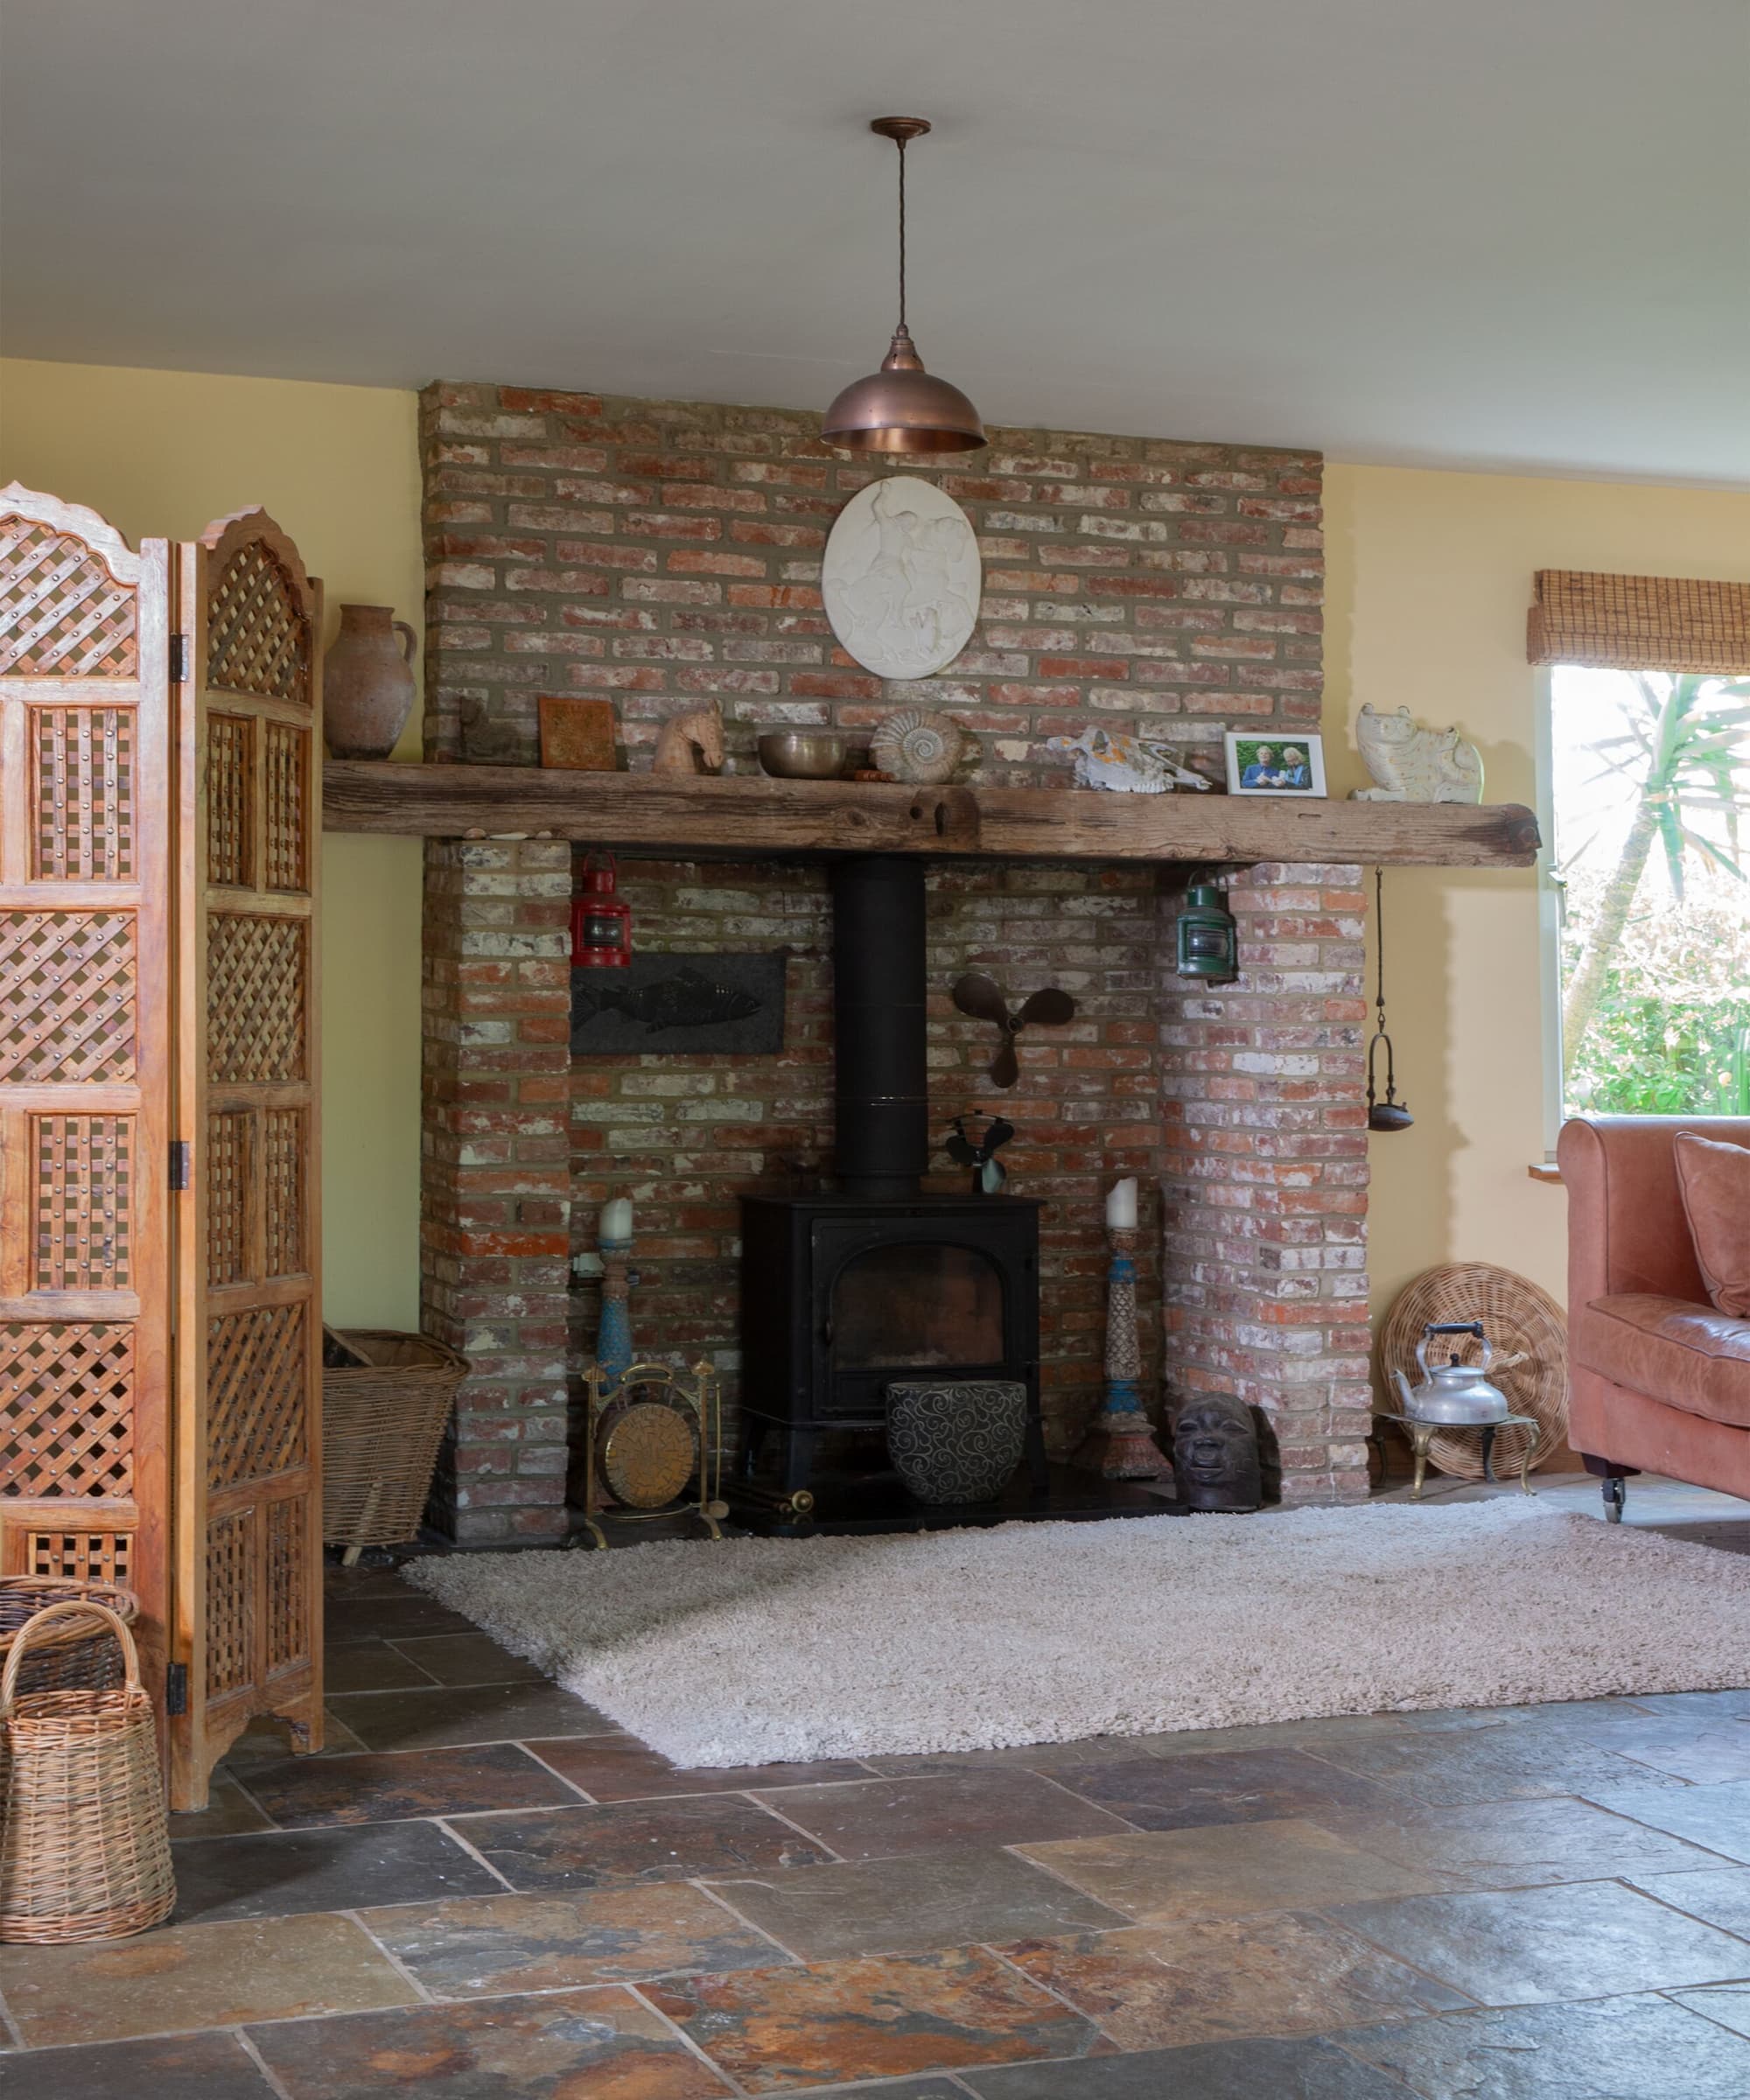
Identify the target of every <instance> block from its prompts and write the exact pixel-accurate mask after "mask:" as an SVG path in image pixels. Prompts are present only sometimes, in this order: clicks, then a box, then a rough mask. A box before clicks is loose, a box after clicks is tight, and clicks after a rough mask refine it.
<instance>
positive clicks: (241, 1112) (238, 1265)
mask: <svg viewBox="0 0 1750 2100" xmlns="http://www.w3.org/2000/svg"><path fill="white" fill-rule="evenodd" d="M254 1202H255V1116H254V1114H253V1112H252V1111H251V1110H248V1109H234V1110H227V1111H225V1112H223V1113H221V1114H216V1115H211V1116H208V1117H207V1283H208V1285H210V1286H212V1287H213V1288H214V1289H222V1288H223V1287H224V1285H227V1284H242V1283H247V1282H248V1279H249V1278H250V1276H251V1275H252V1274H253V1272H254V1265H253V1263H252V1261H251V1258H250V1248H249V1242H250V1222H251V1213H252V1209H253V1206H254Z"/></svg>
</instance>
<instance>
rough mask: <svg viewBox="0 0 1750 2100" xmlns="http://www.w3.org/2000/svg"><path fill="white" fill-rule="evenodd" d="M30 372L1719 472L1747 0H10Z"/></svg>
mask: <svg viewBox="0 0 1750 2100" xmlns="http://www.w3.org/2000/svg"><path fill="white" fill-rule="evenodd" d="M4 59H5V66H4V88H0V92H3V93H4V104H0V116H4V132H0V137H3V138H4V154H5V175H6V179H5V182H4V199H3V200H0V201H3V202H4V220H0V236H3V237H4V251H0V253H4V268H5V300H4V333H3V334H0V340H4V347H5V348H6V349H8V350H9V351H11V353H14V354H18V355H24V356H31V357H45V358H65V359H73V360H88V361H91V362H96V363H105V364H136V365H151V366H165V367H189V368H194V369H199V370H207V371H221V372H251V373H269V374H281V375H286V376H294V377H299V378H308V379H326V380H347V381H362V382H367V383H372V384H378V385H394V386H412V385H416V384H418V383H420V382H422V381H425V380H427V379H430V378H432V377H438V376H441V377H445V378H452V379H466V378H474V379H493V380H500V381H516V382H526V383H533V384H541V385H554V386H567V387H578V388H599V389H603V390H608V391H615V392H624V393H630V394H647V395H683V396H690V397H696V398H704V399H708V400H716V401H739V402H764V403H771V404H775V405H786V406H795V405H808V404H813V403H820V404H821V405H824V404H825V402H827V401H828V400H829V399H830V396H831V395H833V394H834V393H835V392H836V391H837V388H839V387H840V386H841V385H842V384H843V383H844V381H846V380H848V379H851V378H853V377H855V376H856V375H857V374H858V373H860V372H864V371H866V370H868V369H870V368H871V367H872V366H873V365H874V364H875V363H876V362H877V361H878V360H879V357H880V355H881V353H882V352H883V350H884V349H885V346H886V338H887V334H888V331H889V329H890V327H891V325H892V322H893V307H894V297H893V149H892V147H891V146H889V145H887V144H886V143H885V142H883V141H881V140H878V139H874V138H872V137H870V136H869V135H868V133H867V132H866V131H865V129H864V126H865V122H866V120H867V119H868V118H869V117H870V116H878V115H881V114H884V113H886V112H888V111H890V110H898V111H900V112H903V113H911V112H914V111H915V112H918V113H921V114H922V115H925V116H929V117H932V118H934V119H935V123H936V127H937V129H936V131H935V135H934V136H933V137H930V138H928V139H926V140H925V141H923V142H922V143H921V144H920V145H919V146H917V147H915V148H914V150H913V154H912V161H911V167H912V185H911V188H912V203H913V242H912V300H911V308H912V322H913V328H914V333H915V334H916V336H917V339H918V343H919V346H920V348H921V351H922V353H923V355H924V357H925V360H926V361H927V362H928V364H929V365H930V366H931V367H933V368H934V369H936V370H939V371H941V372H942V373H943V374H946V375H947V376H949V377H950V378H952V379H953V380H954V381H956V383H957V384H959V385H960V386H963V387H964V388H966V389H967V390H968V391H969V392H970V394H971V395H973V397H974V398H975V400H977V402H978V404H979V406H980V408H981V409H983V410H984V414H985V416H986V417H987V418H989V419H991V420H994V421H998V422H1008V423H1047V424H1055V425H1059V426H1068V427H1080V428H1090V429H1096V430H1124V431H1145V432H1152V433H1158V434H1161V435H1169V436H1175V437H1218V438H1229V439H1252V440H1255V441H1257V442H1268V443H1280V444H1306V445H1316V446H1321V447H1323V448H1324V449H1325V450H1326V451H1329V452H1330V453H1332V454H1333V455H1334V456H1336V457H1338V458H1352V459H1374V460H1402V461H1420V462H1429V463H1434V464H1442V465H1476V466H1485V467H1510V468H1523V469H1526V470H1530V471H1554V472H1568V473H1581V474H1597V475H1610V476H1619V477H1642V476H1645V477H1651V478H1655V479H1663V480H1687V481H1701V482H1708V481H1716V482H1729V483H1740V484H1750V325H1747V324H1750V241H1747V233H1746V226H1747V214H1746V209H1745V207H1746V170H1747V165H1750V161H1747V156H1746V151H1745V141H1744V111H1745V109H1746V106H1747V101H1750V92H1747V91H1750V6H1747V5H1746V0H1660V4H1649V0H1444V4H1438V5H1437V4H1430V0H856V4H851V0H495V4H494V0H276V4H267V0H242V4H238V0H120V4H118V0H6V6H5V37H4Z"/></svg>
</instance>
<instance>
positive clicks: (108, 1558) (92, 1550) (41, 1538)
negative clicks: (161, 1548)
mask: <svg viewBox="0 0 1750 2100" xmlns="http://www.w3.org/2000/svg"><path fill="white" fill-rule="evenodd" d="M133 1558H134V1535H133V1533H132V1532H131V1531H27V1532H26V1533H25V1551H24V1565H23V1566H22V1567H21V1568H19V1569H18V1573H19V1574H21V1575H50V1576H61V1577H65V1578H66V1579H67V1580H68V1581H71V1582H118V1583H120V1584H121V1585H122V1586H123V1588H124V1589H125V1588H126V1587H127V1585H128V1578H129V1575H130V1572H131V1569H132V1565H133Z"/></svg>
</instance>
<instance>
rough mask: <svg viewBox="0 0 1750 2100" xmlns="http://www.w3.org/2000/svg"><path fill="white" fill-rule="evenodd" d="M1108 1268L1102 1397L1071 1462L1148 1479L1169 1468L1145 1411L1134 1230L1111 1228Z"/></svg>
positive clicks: (1112, 1477) (1116, 1476)
mask: <svg viewBox="0 0 1750 2100" xmlns="http://www.w3.org/2000/svg"><path fill="white" fill-rule="evenodd" d="M1106 1236H1107V1241H1108V1243H1109V1244H1110V1247H1111V1250H1112V1258H1111V1261H1110V1264H1109V1265H1108V1267H1107V1270H1106V1398H1105V1404H1104V1406H1103V1408H1102V1409H1101V1411H1100V1415H1099V1418H1098V1419H1097V1420H1096V1423H1095V1425H1094V1426H1093V1428H1092V1429H1091V1430H1089V1432H1088V1438H1087V1441H1086V1442H1085V1443H1084V1444H1083V1445H1082V1448H1081V1449H1080V1450H1079V1451H1078V1452H1077V1453H1076V1454H1075V1463H1076V1464H1077V1465H1078V1466H1084V1467H1088V1468H1089V1470H1090V1471H1091V1472H1094V1473H1097V1474H1102V1475H1103V1477H1104V1478H1105V1479H1107V1480H1109V1481H1152V1480H1156V1479H1158V1478H1159V1476H1160V1475H1161V1474H1164V1473H1166V1472H1167V1471H1168V1470H1169V1468H1168V1466H1167V1463H1166V1460H1165V1459H1164V1458H1163V1457H1162V1456H1161V1453H1160V1449H1159V1446H1158V1445H1157V1444H1156V1442H1155V1440H1154V1432H1153V1431H1152V1429H1151V1428H1150V1427H1149V1418H1148V1417H1147V1416H1146V1415H1145V1413H1144V1412H1143V1386H1142V1376H1143V1353H1142V1345H1141V1343H1140V1342H1139V1341H1138V1338H1137V1265H1136V1264H1135V1262H1134V1261H1132V1260H1131V1251H1132V1250H1133V1249H1134V1248H1135V1246H1136V1243H1137V1236H1136V1234H1135V1232H1134V1231H1132V1230H1131V1229H1128V1228H1126V1227H1124V1226H1120V1225H1111V1226H1108V1227H1107V1229H1106Z"/></svg>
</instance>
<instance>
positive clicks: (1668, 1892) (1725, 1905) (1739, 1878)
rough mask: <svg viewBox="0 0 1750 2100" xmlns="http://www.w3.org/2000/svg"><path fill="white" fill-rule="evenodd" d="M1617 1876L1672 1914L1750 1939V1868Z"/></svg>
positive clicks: (1722, 1867)
mask: <svg viewBox="0 0 1750 2100" xmlns="http://www.w3.org/2000/svg"><path fill="white" fill-rule="evenodd" d="M1617 1872H1618V1873H1620V1874H1621V1877H1622V1879H1623V1880H1625V1881H1627V1882H1628V1886H1629V1887H1631V1888H1638V1889H1640V1890H1641V1891H1642V1894H1646V1895H1649V1896H1656V1897H1657V1898H1658V1899H1659V1901H1660V1902H1662V1903H1669V1904H1670V1907H1671V1908H1672V1909H1673V1910H1681V1911H1684V1912H1685V1913H1686V1914H1687V1915H1689V1916H1690V1917H1692V1918H1699V1919H1700V1920H1701V1922H1703V1924H1705V1925H1717V1926H1719V1929H1720V1930H1721V1931H1722V1932H1735V1933H1736V1934H1737V1935H1738V1936H1739V1937H1740V1939H1750V1867H1743V1866H1716V1867H1712V1868H1711V1869H1708V1870H1706V1871H1705V1872H1703V1873H1677V1874H1648V1873H1633V1874H1631V1873H1626V1872H1625V1871H1624V1870H1623V1869H1621V1867H1619V1868H1618V1869H1617Z"/></svg>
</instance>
